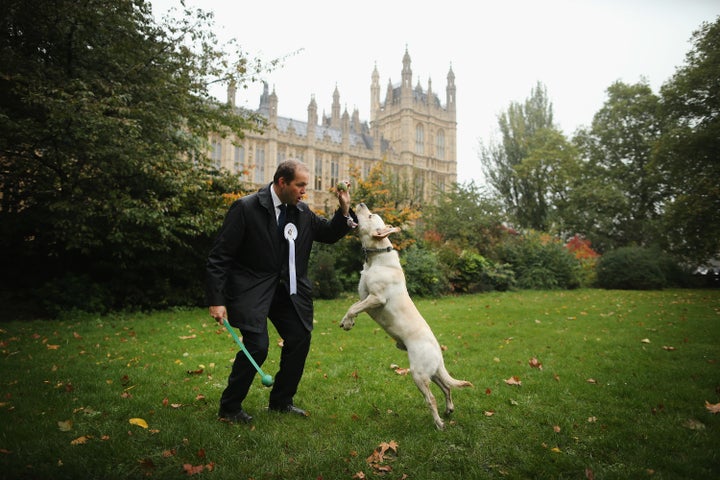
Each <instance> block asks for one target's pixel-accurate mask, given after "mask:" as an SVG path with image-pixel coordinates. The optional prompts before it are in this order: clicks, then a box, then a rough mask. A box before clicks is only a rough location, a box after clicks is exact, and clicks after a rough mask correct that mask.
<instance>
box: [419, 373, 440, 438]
mask: <svg viewBox="0 0 720 480" xmlns="http://www.w3.org/2000/svg"><path fill="white" fill-rule="evenodd" d="M413 380H415V385H417V387H418V389H419V390H420V392H421V393H422V394H423V396H424V397H425V403H427V406H428V407H429V408H430V412H431V413H432V416H433V420H435V426H436V427H437V429H438V430H444V429H445V422H443V420H442V418H440V415H439V414H438V409H437V401H436V400H435V396H434V395H433V394H432V392H431V391H430V379H429V378H428V377H426V376H423V375H420V374H418V373H415V372H413Z"/></svg>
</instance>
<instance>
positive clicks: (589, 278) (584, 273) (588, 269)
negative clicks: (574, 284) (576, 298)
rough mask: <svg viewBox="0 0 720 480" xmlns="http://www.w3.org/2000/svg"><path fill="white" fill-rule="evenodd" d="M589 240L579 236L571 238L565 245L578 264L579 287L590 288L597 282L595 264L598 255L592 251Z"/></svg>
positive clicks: (598, 257)
mask: <svg viewBox="0 0 720 480" xmlns="http://www.w3.org/2000/svg"><path fill="white" fill-rule="evenodd" d="M590 245H591V243H590V240H588V239H586V238H583V237H581V236H580V235H575V236H573V237H572V238H571V239H570V240H568V242H567V243H566V244H565V248H567V249H568V250H569V251H570V252H571V253H572V254H573V255H574V256H575V259H576V260H577V261H578V263H579V267H580V268H579V271H578V280H579V282H580V286H581V287H592V286H594V285H595V284H596V282H597V271H596V270H595V269H596V267H597V262H598V260H599V259H600V254H599V253H597V252H596V251H595V250H593V249H592V247H591V246H590Z"/></svg>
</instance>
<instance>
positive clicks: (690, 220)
mask: <svg viewBox="0 0 720 480" xmlns="http://www.w3.org/2000/svg"><path fill="white" fill-rule="evenodd" d="M719 78H720V17H718V18H717V19H716V20H715V22H713V23H709V22H706V23H704V24H703V25H702V26H701V27H700V29H698V30H697V31H696V32H695V33H694V34H693V47H692V49H691V50H690V52H689V53H688V54H687V56H686V60H685V65H684V66H682V67H680V68H678V69H677V71H676V73H675V75H674V76H673V77H672V78H671V79H670V80H669V81H668V82H667V83H665V84H664V85H663V87H662V89H661V92H660V93H661V96H662V109H663V112H664V114H665V116H666V117H667V120H668V128H667V131H666V132H665V134H664V135H663V136H662V142H661V147H660V155H659V156H658V161H657V164H658V167H659V168H661V169H662V171H663V173H664V174H665V184H666V185H667V189H666V192H665V194H666V196H667V198H668V199H669V201H668V202H667V206H666V218H665V230H666V231H667V233H668V235H669V237H670V242H671V248H672V250H674V251H675V252H677V253H679V254H682V255H683V256H684V257H686V258H690V259H694V260H696V261H704V260H707V259H708V258H711V257H713V256H717V255H718V254H720V187H718V179H720V82H719V81H718V79H719Z"/></svg>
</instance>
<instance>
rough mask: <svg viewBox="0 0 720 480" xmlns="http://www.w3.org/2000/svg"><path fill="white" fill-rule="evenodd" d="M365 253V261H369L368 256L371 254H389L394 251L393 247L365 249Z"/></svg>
mask: <svg viewBox="0 0 720 480" xmlns="http://www.w3.org/2000/svg"><path fill="white" fill-rule="evenodd" d="M362 250H363V253H364V254H365V260H367V259H368V255H369V254H370V253H388V252H392V251H393V250H394V248H393V247H385V248H365V247H363V249H362Z"/></svg>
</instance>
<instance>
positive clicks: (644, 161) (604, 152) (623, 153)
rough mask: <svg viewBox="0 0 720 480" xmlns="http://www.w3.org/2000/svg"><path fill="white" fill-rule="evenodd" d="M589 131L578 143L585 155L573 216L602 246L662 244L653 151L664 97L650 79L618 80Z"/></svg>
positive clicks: (574, 226)
mask: <svg viewBox="0 0 720 480" xmlns="http://www.w3.org/2000/svg"><path fill="white" fill-rule="evenodd" d="M607 93H608V99H607V100H606V102H605V104H604V105H603V107H602V108H601V109H600V111H598V112H597V113H596V114H595V116H594V118H593V122H592V125H591V127H590V129H584V130H580V131H579V132H578V134H577V135H576V138H575V142H576V144H577V145H578V148H579V149H580V151H581V152H582V156H583V159H584V165H583V172H582V175H581V177H580V178H579V181H578V182H576V187H577V188H576V189H575V190H574V193H573V201H572V202H571V203H572V205H571V208H573V209H574V212H573V214H572V215H568V218H569V221H570V224H571V227H572V229H573V230H575V232H581V233H584V234H586V235H587V236H588V237H589V238H591V239H592V241H593V243H594V244H595V245H596V246H597V247H598V248H600V249H601V250H607V249H609V248H613V247H617V246H624V245H633V244H635V245H648V244H651V243H654V242H657V241H658V239H659V238H660V237H659V229H658V226H659V218H660V214H661V212H662V207H663V196H662V192H661V190H660V182H661V176H660V174H659V171H658V169H657V168H655V167H654V166H653V162H652V160H653V153H654V149H655V147H656V145H657V141H658V139H659V137H660V133H661V127H662V122H661V115H660V111H659V108H660V102H659V98H658V97H657V96H656V95H654V94H653V92H652V90H651V89H650V86H649V85H648V84H647V83H646V82H644V81H643V82H640V83H637V84H634V85H628V84H625V83H623V82H615V83H614V84H613V85H611V86H610V87H609V88H608V89H607Z"/></svg>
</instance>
